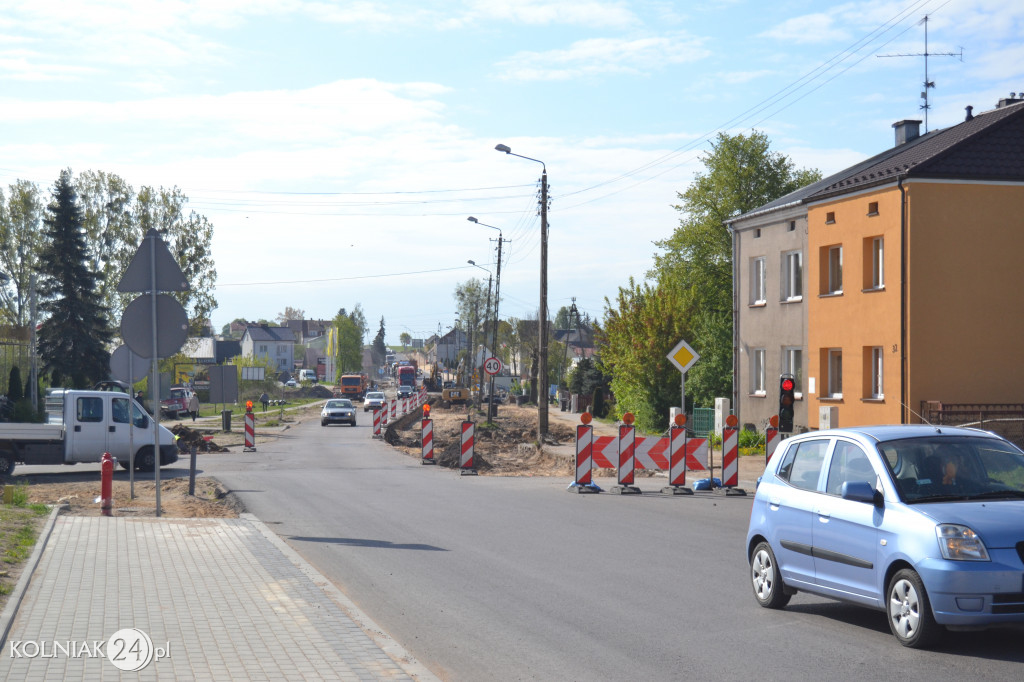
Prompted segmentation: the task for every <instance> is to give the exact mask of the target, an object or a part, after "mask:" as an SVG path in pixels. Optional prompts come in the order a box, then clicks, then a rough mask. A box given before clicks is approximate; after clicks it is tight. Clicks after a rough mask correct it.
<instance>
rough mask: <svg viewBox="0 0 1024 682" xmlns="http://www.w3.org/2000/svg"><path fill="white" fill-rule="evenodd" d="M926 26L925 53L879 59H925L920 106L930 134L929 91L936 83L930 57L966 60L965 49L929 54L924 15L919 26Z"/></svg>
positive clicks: (925, 33)
mask: <svg viewBox="0 0 1024 682" xmlns="http://www.w3.org/2000/svg"><path fill="white" fill-rule="evenodd" d="M921 24H924V52H916V53H905V54H880V55H878V56H879V57H924V91H923V92H921V99H923V100H924V104H922V105H921V106H920V108H921V109H923V110H924V132H926V133H927V132H928V110H929V109H931V108H932V107H931V105H930V104H928V91H929V90H931V89H932V88H934V87H935V81H930V80H928V57H959V58H960V61H963V60H964V49H963V48H962V47H961V48H960V51H959V52H928V15H927V14H926V15H924V19H922V20H921V21H919V22H918V25H921Z"/></svg>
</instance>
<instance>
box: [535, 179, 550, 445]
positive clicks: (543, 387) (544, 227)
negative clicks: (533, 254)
mask: <svg viewBox="0 0 1024 682" xmlns="http://www.w3.org/2000/svg"><path fill="white" fill-rule="evenodd" d="M539 317H540V319H539V320H537V324H539V325H540V329H539V330H538V332H539V337H540V342H539V344H538V345H539V346H540V358H539V365H540V376H539V377H538V380H539V381H540V386H539V388H540V391H539V393H538V396H537V399H538V401H539V403H540V405H538V407H537V445H539V446H543V445H544V439H545V438H546V437H547V435H548V169H547V166H544V171H543V172H542V173H541V176H540V315H539Z"/></svg>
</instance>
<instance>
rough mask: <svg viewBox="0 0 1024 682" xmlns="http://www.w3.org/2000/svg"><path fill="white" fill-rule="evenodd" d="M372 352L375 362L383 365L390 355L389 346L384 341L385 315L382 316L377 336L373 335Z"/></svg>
mask: <svg viewBox="0 0 1024 682" xmlns="http://www.w3.org/2000/svg"><path fill="white" fill-rule="evenodd" d="M370 354H371V356H372V357H373V364H375V365H382V364H384V360H385V359H386V358H387V356H388V347H387V345H385V343H384V316H383V315H381V317H380V328H379V329H377V336H375V337H373V343H372V344H371V346H370Z"/></svg>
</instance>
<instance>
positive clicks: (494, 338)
mask: <svg viewBox="0 0 1024 682" xmlns="http://www.w3.org/2000/svg"><path fill="white" fill-rule="evenodd" d="M503 241H505V240H504V238H503V237H502V236H501V230H498V275H497V277H496V278H495V280H496V283H495V285H494V326H493V327H492V328H491V352H492V353H494V356H495V357H497V356H498V320H499V319H500V318H499V317H498V304H499V303H500V302H501V243H502V242H503ZM497 409H498V408H497V406H496V405H495V404H494V375H491V401H490V402H489V403H488V404H487V421H491V420H493V419H494V413H495V411H496V410H497Z"/></svg>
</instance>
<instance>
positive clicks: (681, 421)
mask: <svg viewBox="0 0 1024 682" xmlns="http://www.w3.org/2000/svg"><path fill="white" fill-rule="evenodd" d="M661 492H663V493H668V494H669V495H692V494H693V490H691V489H690V488H687V487H686V415H685V414H677V415H676V417H675V426H673V427H672V428H671V429H669V435H668V485H667V486H665V487H664V488H662V489H661Z"/></svg>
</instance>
